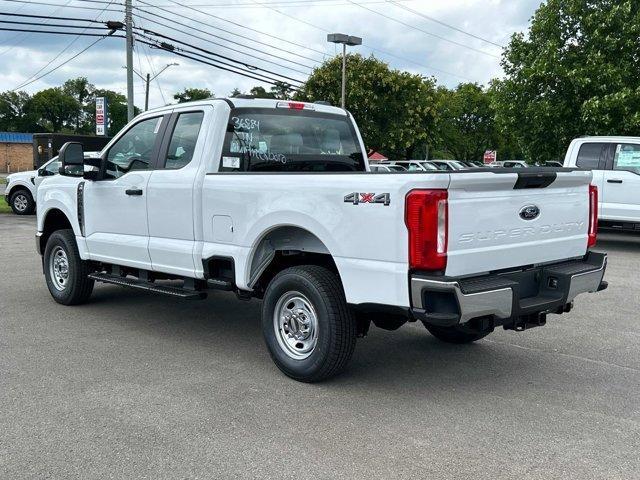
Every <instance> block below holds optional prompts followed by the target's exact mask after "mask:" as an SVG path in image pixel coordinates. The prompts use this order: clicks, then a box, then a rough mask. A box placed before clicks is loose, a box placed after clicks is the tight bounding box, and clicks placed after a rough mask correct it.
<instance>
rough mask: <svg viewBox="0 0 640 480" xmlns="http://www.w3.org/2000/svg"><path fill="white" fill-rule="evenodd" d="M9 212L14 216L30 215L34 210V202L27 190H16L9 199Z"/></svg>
mask: <svg viewBox="0 0 640 480" xmlns="http://www.w3.org/2000/svg"><path fill="white" fill-rule="evenodd" d="M9 204H10V205H11V210H13V213H15V214H16V215H31V214H32V213H33V212H34V211H35V209H36V202H35V201H34V200H33V197H32V196H31V193H30V192H29V191H28V190H18V191H16V192H13V193H12V194H11V197H9Z"/></svg>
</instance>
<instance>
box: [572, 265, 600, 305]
mask: <svg viewBox="0 0 640 480" xmlns="http://www.w3.org/2000/svg"><path fill="white" fill-rule="evenodd" d="M606 267H607V255H604V257H603V259H602V265H600V268H598V269H597V270H592V271H590V272H584V273H578V274H576V275H572V276H571V284H570V285H569V293H568V294H567V303H569V302H571V301H573V299H574V298H576V297H577V296H578V295H580V294H581V293H593V292H597V291H598V288H599V287H600V284H601V283H602V278H603V277H604V270H605V268H606Z"/></svg>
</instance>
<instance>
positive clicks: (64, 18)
mask: <svg viewBox="0 0 640 480" xmlns="http://www.w3.org/2000/svg"><path fill="white" fill-rule="evenodd" d="M2 1H5V2H6V1H7V0H2ZM60 8H62V6H61V7H60ZM60 8H59V9H58V10H60ZM0 15H4V16H9V17H26V18H46V19H47V20H68V21H70V22H90V23H102V22H100V21H98V20H92V19H91V18H72V17H54V16H52V15H27V14H26V13H2V12H0Z"/></svg>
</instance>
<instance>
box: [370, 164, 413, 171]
mask: <svg viewBox="0 0 640 480" xmlns="http://www.w3.org/2000/svg"><path fill="white" fill-rule="evenodd" d="M369 170H371V171H372V172H385V173H388V172H406V171H407V169H406V168H405V167H403V166H402V165H386V164H373V165H369Z"/></svg>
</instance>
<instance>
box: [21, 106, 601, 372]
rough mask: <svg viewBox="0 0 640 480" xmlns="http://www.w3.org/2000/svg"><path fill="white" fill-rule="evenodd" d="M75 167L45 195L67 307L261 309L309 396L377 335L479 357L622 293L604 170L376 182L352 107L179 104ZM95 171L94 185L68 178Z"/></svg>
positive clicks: (269, 338) (40, 218) (136, 123)
mask: <svg viewBox="0 0 640 480" xmlns="http://www.w3.org/2000/svg"><path fill="white" fill-rule="evenodd" d="M60 160H61V164H62V168H61V172H63V173H64V174H63V175H56V176H53V177H51V178H49V179H47V180H46V181H44V182H42V184H41V185H40V187H39V188H38V192H37V194H38V196H37V201H38V210H37V236H36V246H37V248H38V251H39V253H40V254H41V255H43V258H42V262H43V271H44V276H45V280H46V285H47V287H48V289H49V292H50V294H51V296H52V297H53V299H54V300H55V301H56V302H58V303H60V304H63V305H75V304H80V303H83V302H86V301H87V300H89V297H90V296H91V292H92V289H93V286H94V282H103V283H109V284H115V285H121V286H127V287H132V288H137V289H142V290H146V291H149V292H155V293H158V294H166V295H168V296H170V297H173V298H188V299H200V298H204V297H205V296H206V294H207V289H222V290H228V291H233V292H235V293H236V294H237V296H238V298H240V299H245V300H246V299H250V298H259V299H261V300H262V306H261V308H262V333H263V336H264V340H265V343H266V345H267V348H268V350H269V353H270V355H271V357H272V359H273V360H274V362H275V363H276V365H277V366H278V367H279V368H280V369H281V370H282V371H283V372H284V373H285V374H286V375H289V376H290V377H292V378H294V379H296V380H300V381H306V382H312V381H319V380H322V379H324V378H328V377H331V376H333V375H335V374H337V373H339V372H340V371H342V370H344V368H345V367H346V365H347V363H348V362H349V359H350V357H351V355H352V353H353V351H354V348H355V345H356V338H357V337H362V336H364V335H366V333H367V331H368V329H369V325H370V322H373V323H374V324H375V325H376V326H378V327H380V328H384V329H388V330H395V329H397V328H399V327H400V326H402V325H403V324H404V323H405V322H408V321H417V320H420V321H421V322H423V323H424V325H425V326H426V328H427V329H428V330H429V331H430V332H431V333H432V334H433V335H434V336H435V337H437V338H438V339H440V340H442V341H445V342H450V343H455V344H460V343H469V342H473V341H476V340H479V339H481V338H483V337H485V336H487V335H489V334H490V333H491V332H492V331H493V330H494V329H495V328H496V327H498V326H502V327H503V328H505V329H513V330H519V331H521V330H525V329H529V328H531V327H536V326H542V325H544V324H545V322H546V318H547V314H548V313H557V314H562V313H566V312H568V311H569V310H570V309H571V306H572V305H573V301H574V298H575V297H576V296H577V295H578V294H581V293H586V292H595V291H597V290H600V289H602V288H604V287H605V286H606V283H604V282H603V281H602V279H603V275H604V271H605V266H606V255H605V254H603V253H596V252H592V251H590V248H591V247H592V246H593V245H594V243H595V240H596V230H595V223H594V222H596V211H595V210H592V209H590V208H591V207H590V206H591V205H594V202H593V198H594V194H595V193H594V192H595V189H594V188H593V187H591V186H590V181H591V172H588V171H582V170H575V171H568V172H562V173H556V172H555V171H553V170H549V171H546V172H541V173H540V174H538V175H536V176H533V177H532V176H529V175H524V174H522V173H519V172H514V171H508V170H506V169H500V170H499V171H496V173H495V174H494V175H487V174H486V173H485V172H474V171H473V170H462V171H447V172H445V171H441V172H431V173H429V172H425V173H420V172H415V173H414V174H412V175H407V174H404V173H401V174H399V173H393V172H391V173H388V174H385V175H362V173H363V172H367V171H368V170H369V165H368V161H367V157H366V149H365V147H364V144H363V142H362V140H361V137H360V135H359V133H358V129H357V126H356V124H355V122H354V120H353V117H352V116H351V115H349V114H348V113H347V112H346V111H345V110H343V109H340V108H336V107H331V106H327V105H319V104H311V103H302V102H289V101H281V100H269V99H239V98H232V99H208V100H203V101H198V102H191V103H186V104H180V105H169V106H166V107H162V108H159V109H155V110H150V111H147V112H144V113H142V114H141V115H139V116H138V117H136V118H135V119H134V120H133V121H132V122H130V123H129V124H128V125H127V126H126V127H125V128H124V129H123V131H121V132H120V133H118V134H117V135H116V136H115V137H114V139H113V140H112V141H111V142H109V144H108V145H107V146H106V147H105V149H104V150H103V151H102V153H101V156H100V158H99V159H84V160H83V156H82V146H81V145H80V144H77V143H67V144H66V145H65V146H64V147H63V149H62V150H61V151H60ZM81 164H83V165H84V168H83V171H84V174H83V178H78V177H73V176H69V175H68V174H67V173H66V172H67V171H68V170H66V169H67V168H68V167H73V166H78V165H81ZM516 185H517V187H516ZM9 273H10V272H9ZM166 279H170V280H173V281H172V283H170V284H167V283H166V282H165V281H164V280H166Z"/></svg>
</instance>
